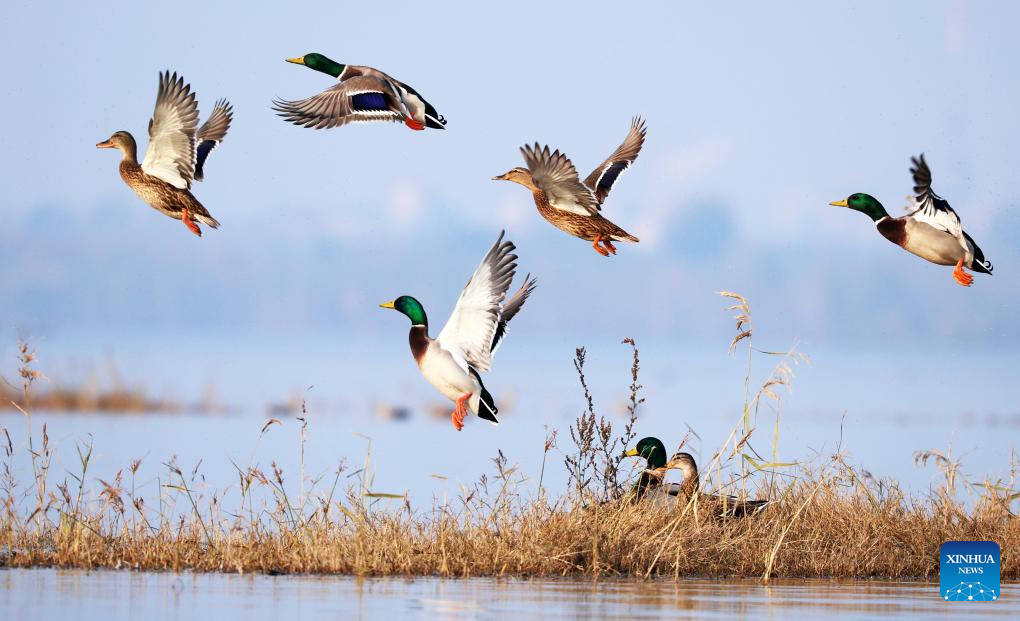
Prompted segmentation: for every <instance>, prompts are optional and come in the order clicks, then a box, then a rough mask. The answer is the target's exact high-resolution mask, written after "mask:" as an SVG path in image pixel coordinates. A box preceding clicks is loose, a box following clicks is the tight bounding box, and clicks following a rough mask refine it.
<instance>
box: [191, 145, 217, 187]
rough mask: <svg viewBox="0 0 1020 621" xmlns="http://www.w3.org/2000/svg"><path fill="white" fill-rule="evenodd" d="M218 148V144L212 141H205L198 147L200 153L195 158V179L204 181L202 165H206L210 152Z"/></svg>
mask: <svg viewBox="0 0 1020 621" xmlns="http://www.w3.org/2000/svg"><path fill="white" fill-rule="evenodd" d="M215 146H216V142H215V141H212V140H204V141H202V144H200V145H198V153H197V157H196V158H195V179H199V180H201V179H202V175H203V173H202V165H203V164H205V158H207V157H209V152H210V151H212V150H213V147H215Z"/></svg>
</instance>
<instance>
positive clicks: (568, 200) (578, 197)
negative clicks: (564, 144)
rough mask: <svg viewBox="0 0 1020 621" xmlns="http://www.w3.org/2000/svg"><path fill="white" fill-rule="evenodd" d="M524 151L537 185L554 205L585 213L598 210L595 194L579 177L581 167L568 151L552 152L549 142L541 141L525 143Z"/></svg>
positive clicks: (593, 213) (590, 213)
mask: <svg viewBox="0 0 1020 621" xmlns="http://www.w3.org/2000/svg"><path fill="white" fill-rule="evenodd" d="M521 154H523V155H524V163H525V165H527V167H528V170H530V171H531V177H532V179H533V180H534V182H535V185H536V186H538V188H539V189H540V190H542V191H543V192H545V197H546V199H547V200H548V201H549V204H550V205H551V206H552V207H554V208H556V209H562V210H563V211H569V212H572V213H576V214H579V215H582V216H591V215H595V214H597V213H598V211H599V209H600V208H599V204H598V201H596V200H595V195H594V194H592V193H591V190H590V189H588V188H587V187H586V186H584V185H583V184H582V183H581V181H580V180H579V179H578V176H577V170H576V169H575V168H574V165H573V164H572V163H571V162H570V159H568V158H567V156H566V155H565V154H563V153H560V152H559V151H558V150H557V151H553V152H551V153H550V152H549V147H548V146H546V147H539V145H538V143H537V142H536V143H535V146H534V147H532V146H528V145H525V146H523V147H521Z"/></svg>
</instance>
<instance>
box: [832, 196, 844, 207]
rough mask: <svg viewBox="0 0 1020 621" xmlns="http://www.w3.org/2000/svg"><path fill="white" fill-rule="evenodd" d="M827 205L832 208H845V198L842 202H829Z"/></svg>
mask: <svg viewBox="0 0 1020 621" xmlns="http://www.w3.org/2000/svg"><path fill="white" fill-rule="evenodd" d="M829 204H830V205H832V206H833V207H847V206H848V205H847V204H846V199H845V198H844V199H843V200H841V201H833V202H831V203H829Z"/></svg>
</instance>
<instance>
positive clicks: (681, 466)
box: [666, 453, 698, 481]
mask: <svg viewBox="0 0 1020 621" xmlns="http://www.w3.org/2000/svg"><path fill="white" fill-rule="evenodd" d="M666 467H667V468H669V469H670V470H679V471H680V472H681V473H682V474H683V475H684V480H685V481H686V480H687V479H690V478H691V476H697V474H698V464H697V463H695V461H694V457H693V456H692V455H691V454H690V453H677V454H676V455H674V456H673V458H672V459H670V460H669V463H668V464H666Z"/></svg>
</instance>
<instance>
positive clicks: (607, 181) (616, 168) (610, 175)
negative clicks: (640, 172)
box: [599, 162, 629, 190]
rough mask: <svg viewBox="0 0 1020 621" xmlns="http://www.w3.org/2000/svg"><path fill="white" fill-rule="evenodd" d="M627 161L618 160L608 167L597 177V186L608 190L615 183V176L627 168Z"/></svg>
mask: <svg viewBox="0 0 1020 621" xmlns="http://www.w3.org/2000/svg"><path fill="white" fill-rule="evenodd" d="M628 164H629V163H628V162H618V163H616V164H613V165H612V166H610V167H609V169H608V170H607V171H606V172H605V174H603V175H602V178H601V179H599V187H600V188H605V189H606V190H609V189H610V188H612V187H613V184H614V183H616V178H617V177H619V176H620V173H622V172H623V171H624V170H626V169H627V166H628Z"/></svg>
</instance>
